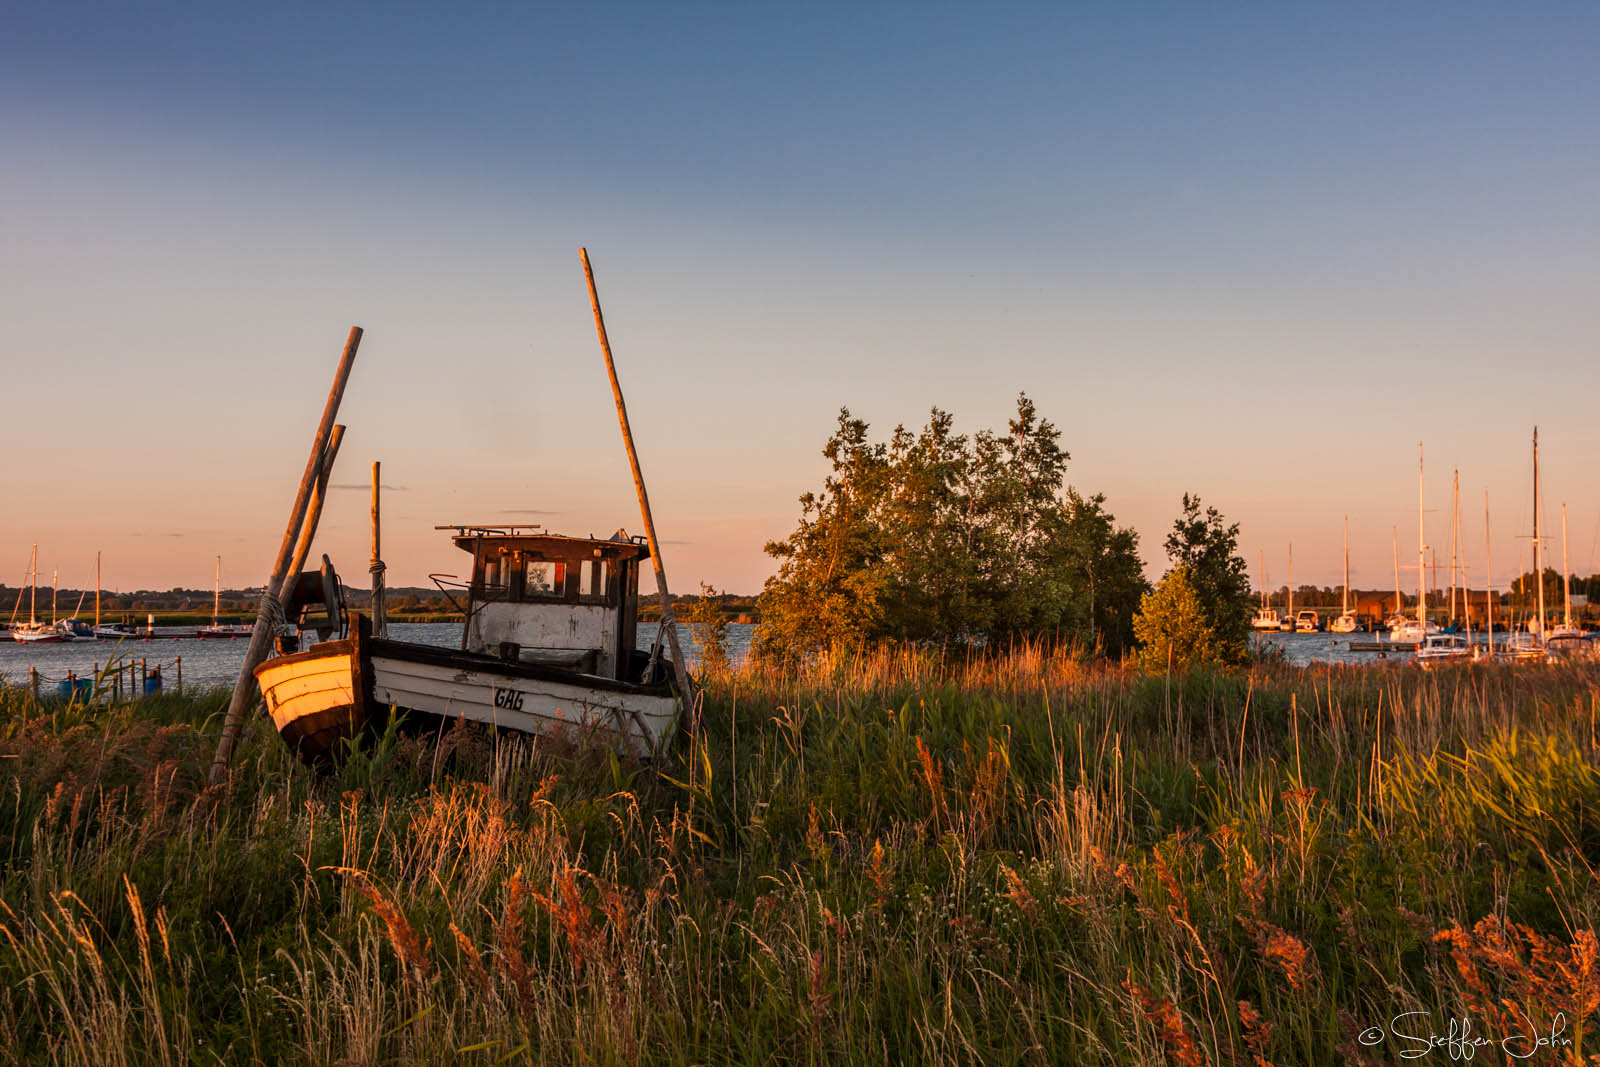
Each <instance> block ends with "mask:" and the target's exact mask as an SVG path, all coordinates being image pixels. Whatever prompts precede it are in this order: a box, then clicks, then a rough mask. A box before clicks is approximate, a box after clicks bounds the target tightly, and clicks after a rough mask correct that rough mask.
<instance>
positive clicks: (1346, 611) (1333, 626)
mask: <svg viewBox="0 0 1600 1067" xmlns="http://www.w3.org/2000/svg"><path fill="white" fill-rule="evenodd" d="M1358 627H1359V623H1358V622H1357V620H1356V616H1355V613H1354V612H1352V611H1351V610H1350V516H1348V515H1346V516H1345V517H1344V585H1343V586H1342V587H1341V588H1340V589H1339V617H1338V618H1337V619H1334V620H1333V621H1332V622H1330V623H1329V624H1328V630H1329V631H1330V632H1331V633H1336V634H1353V633H1355V632H1356V630H1357V628H1358Z"/></svg>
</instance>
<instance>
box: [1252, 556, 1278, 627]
mask: <svg viewBox="0 0 1600 1067" xmlns="http://www.w3.org/2000/svg"><path fill="white" fill-rule="evenodd" d="M1278 626H1279V619H1278V609H1277V608H1271V607H1268V606H1267V554H1266V552H1265V551H1263V552H1262V553H1261V607H1260V609H1259V610H1257V611H1256V614H1255V618H1253V619H1251V620H1250V628H1251V629H1252V630H1277V629H1278Z"/></svg>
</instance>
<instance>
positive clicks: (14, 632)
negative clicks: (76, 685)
mask: <svg viewBox="0 0 1600 1067" xmlns="http://www.w3.org/2000/svg"><path fill="white" fill-rule="evenodd" d="M28 573H29V576H30V584H29V592H28V621H27V622H26V623H23V624H22V625H20V626H13V627H12V628H11V639H12V640H13V641H22V642H25V643H27V644H44V643H46V642H50V641H60V640H61V631H60V630H59V629H57V628H56V625H55V623H53V622H50V623H44V622H40V621H39V614H38V610H37V601H38V598H39V546H38V545H34V546H33V554H32V555H31V556H30V557H29V559H28Z"/></svg>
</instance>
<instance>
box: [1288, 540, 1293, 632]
mask: <svg viewBox="0 0 1600 1067" xmlns="http://www.w3.org/2000/svg"><path fill="white" fill-rule="evenodd" d="M1289 621H1290V622H1291V623H1293V622H1294V542H1293V541H1290V542H1289Z"/></svg>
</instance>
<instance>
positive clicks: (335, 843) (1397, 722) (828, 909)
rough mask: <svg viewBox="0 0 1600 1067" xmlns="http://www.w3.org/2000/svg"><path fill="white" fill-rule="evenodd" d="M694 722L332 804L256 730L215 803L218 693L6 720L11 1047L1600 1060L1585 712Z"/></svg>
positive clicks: (1134, 688) (1501, 685)
mask: <svg viewBox="0 0 1600 1067" xmlns="http://www.w3.org/2000/svg"><path fill="white" fill-rule="evenodd" d="M705 683H706V684H705V692H704V696H703V705H702V707H701V709H700V710H701V721H702V723H703V731H702V735H701V736H700V737H697V738H695V739H693V740H692V741H689V740H686V739H680V740H679V742H678V743H677V744H676V745H675V746H674V748H673V749H672V750H671V751H670V752H669V753H667V754H666V755H664V756H663V757H661V758H660V759H658V760H657V761H655V762H654V763H645V762H636V761H627V760H621V759H618V758H617V757H615V756H613V755H612V754H610V753H609V751H608V750H607V749H606V748H604V746H602V745H600V744H598V743H597V741H598V739H596V738H588V737H583V736H571V737H564V738H542V739H539V740H538V741H536V742H529V741H526V740H522V739H516V738H508V737H504V736H502V737H499V738H495V737H493V736H490V735H487V734H485V733H483V732H479V731H474V730H468V729H461V728H458V729H455V730H451V731H449V732H447V733H445V734H444V735H442V736H437V737H424V738H417V737H410V736H406V735H405V734H404V733H402V732H400V731H394V730H391V731H390V732H389V733H388V734H387V735H386V736H384V737H383V738H382V739H381V740H380V741H379V742H378V743H377V744H376V745H374V746H372V747H371V748H370V749H369V750H367V751H364V752H357V753H352V754H351V756H350V757H349V758H348V759H347V760H346V761H345V762H344V764H343V765H342V766H341V767H340V768H339V769H338V771H337V772H333V773H327V774H321V775H319V774H314V773H311V772H309V771H307V770H305V769H304V768H301V767H300V766H298V765H297V764H295V763H294V762H293V760H292V759H291V758H290V757H289V755H288V753H287V752H286V751H285V749H284V747H283V746H282V745H281V743H280V742H279V741H278V739H277V738H276V736H275V735H273V734H272V732H271V729H270V725H269V724H267V723H266V722H264V721H261V720H258V721H256V722H255V723H254V724H253V725H252V727H251V729H250V730H249V731H248V733H247V735H246V737H245V738H244V740H243V743H242V745H241V747H240V749H239V755H238V758H237V760H236V763H235V766H234V771H233V774H232V776H231V777H230V779H229V781H228V782H227V783H226V784H225V785H224V786H222V787H219V788H217V789H215V790H212V791H209V792H208V791H206V790H205V789H204V780H205V769H206V763H207V760H208V759H209V757H210V755H211V753H212V751H213V749H214V746H215V736H216V733H217V730H218V726H219V720H220V717H221V711H222V709H223V707H224V706H225V702H226V697H225V694H221V693H216V694H200V695H191V696H187V697H182V698H180V697H172V696H167V697H157V698H151V699H148V700H144V701H140V702H138V703H136V704H128V705H121V706H114V707H111V708H109V709H105V708H91V707H88V706H83V705H77V704H65V705H57V704H49V703H46V704H36V703H34V701H33V700H32V698H31V697H30V696H29V695H28V694H26V693H24V692H21V691H18V690H15V689H12V690H0V863H3V865H4V867H3V873H0V1046H3V1047H5V1048H7V1049H8V1050H11V1051H12V1053H13V1055H14V1057H15V1058H16V1059H18V1060H21V1061H26V1062H38V1063H57V1062H60V1063H81V1064H91V1063H92V1064H105V1063H118V1064H120V1063H128V1064H163V1065H165V1064H178V1063H218V1062H221V1063H230V1064H232V1063H240V1062H275V1063H276V1062H289V1063H346V1064H369V1063H390V1062H425V1063H446V1062H449V1063H456V1062H460V1063H502V1062H538V1063H549V1062H556V1063H584V1064H609V1063H638V1062H646V1061H648V1062H651V1063H660V1064H677V1063H683V1064H691V1063H752V1064H756V1063H759V1064H768V1063H780V1064H790V1063H793V1064H799V1063H805V1064H812V1063H854V1062H862V1063H885V1064H888V1063H903V1062H934V1063H1074V1064H1080V1063H1081V1064H1142V1063H1163V1062H1170V1063H1179V1064H1203V1063H1213V1064H1225V1063H1226V1064H1233V1063H1239V1064H1254V1065H1258V1067H1259V1065H1266V1064H1280V1065H1286V1064H1311V1063H1361V1062H1369V1063H1379V1062H1397V1061H1398V1060H1400V1059H1401V1058H1404V1054H1405V1053H1406V1052H1407V1051H1411V1052H1416V1053H1418V1055H1422V1054H1427V1055H1431V1056H1434V1057H1436V1058H1445V1057H1446V1056H1447V1054H1448V1052H1449V1049H1447V1048H1446V1047H1445V1046H1444V1045H1441V1046H1439V1047H1438V1048H1436V1049H1432V1050H1431V1051H1430V1050H1429V1048H1428V1047H1426V1046H1425V1045H1424V1044H1423V1043H1424V1042H1425V1040H1426V1039H1427V1038H1428V1037H1431V1036H1433V1035H1438V1037H1439V1040H1440V1041H1441V1042H1443V1041H1445V1040H1447V1035H1449V1034H1461V1033H1462V1032H1463V1027H1465V1028H1466V1030H1465V1034H1466V1036H1467V1038H1469V1039H1471V1040H1486V1041H1489V1042H1491V1044H1490V1045H1485V1046H1481V1047H1480V1046H1473V1048H1474V1050H1475V1052H1476V1057H1478V1058H1481V1060H1482V1061H1483V1062H1501V1061H1502V1060H1506V1059H1507V1058H1508V1057H1511V1058H1512V1060H1513V1061H1514V1062H1529V1061H1531V1062H1549V1063H1578V1062H1585V1063H1586V1062H1593V1059H1592V1057H1594V1056H1595V1054H1596V1053H1597V1052H1600V1031H1597V1026H1600V959H1597V955H1600V952H1597V948H1596V938H1595V933H1594V931H1595V927H1596V921H1597V915H1600V882H1597V880H1596V877H1595V870H1594V867H1595V865H1596V864H1597V863H1600V749H1597V741H1596V733H1595V716H1596V712H1597V710H1600V668H1596V667H1594V666H1583V665H1572V666H1561V667H1550V668H1541V669H1537V670H1528V669H1526V668H1522V669H1517V668H1509V667H1483V668H1480V667H1471V668H1460V669H1454V670H1442V671H1437V672H1433V673H1421V672H1417V671H1415V670H1412V669H1406V668H1378V669H1349V668H1344V669H1341V668H1337V667H1334V668H1322V667H1318V668H1307V669H1296V668H1290V667H1286V666H1282V665H1264V666H1258V667H1256V668H1254V669H1251V670H1242V671H1234V672H1193V673H1189V674H1186V675H1182V676H1173V677H1160V676H1157V677H1149V676H1143V675H1139V674H1136V673H1131V672H1128V671H1125V670H1123V669H1121V668H1118V667H1115V666H1109V665H1106V664H1103V663H1097V662H1093V661H1091V660H1089V659H1086V658H1083V657H1080V656H1076V655H1074V654H1071V653H1069V652H1051V651H1047V650H1045V649H1042V648H1020V649H1015V650H1012V651H1011V652H1010V653H1008V654H1007V655H1005V656H1000V657H974V658H967V657H964V656H963V657H950V656H941V655H939V654H938V653H937V652H935V651H927V650H904V649H902V650H898V651H889V650H885V651H880V652H877V653H873V654H868V655H857V656H841V657H837V658H835V659H831V660H824V661H823V662H821V663H819V664H818V665H816V666H815V667H814V668H812V669H810V670H808V671H806V672H804V673H799V674H797V673H783V672H780V671H777V670H764V669H761V668H758V667H754V666H750V667H744V668H740V669H737V670H733V671H729V672H725V673H720V674H718V675H716V676H713V677H709V678H707V679H705ZM1397 1018H1398V1019H1399V1020H1400V1021H1399V1022H1398V1023H1396V1022H1395V1020H1396V1019H1397ZM1541 1040H1542V1041H1543V1042H1544V1044H1540V1043H1539V1042H1540V1041H1541ZM1465 1048H1467V1046H1466V1045H1461V1046H1459V1047H1456V1051H1457V1052H1460V1051H1462V1050H1463V1049H1465ZM1524 1054H1525V1055H1526V1058H1524Z"/></svg>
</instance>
